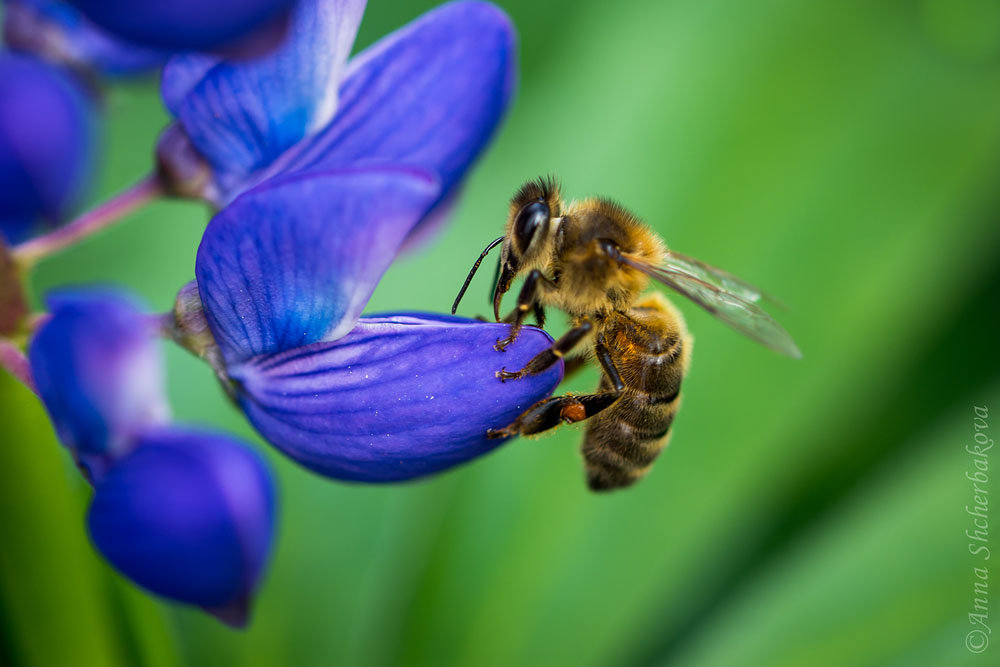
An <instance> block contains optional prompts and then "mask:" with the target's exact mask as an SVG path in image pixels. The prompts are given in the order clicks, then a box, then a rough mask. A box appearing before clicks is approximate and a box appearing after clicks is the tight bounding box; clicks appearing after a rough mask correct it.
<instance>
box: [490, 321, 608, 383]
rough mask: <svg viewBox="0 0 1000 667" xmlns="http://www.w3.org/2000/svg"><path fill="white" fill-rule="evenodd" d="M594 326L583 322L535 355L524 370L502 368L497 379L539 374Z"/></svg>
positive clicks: (563, 354) (584, 336)
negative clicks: (515, 370) (513, 370)
mask: <svg viewBox="0 0 1000 667" xmlns="http://www.w3.org/2000/svg"><path fill="white" fill-rule="evenodd" d="M593 328H594V325H593V324H591V323H590V321H589V320H583V321H582V322H580V323H579V324H578V325H576V326H575V327H573V328H572V329H570V330H569V331H567V332H566V333H564V334H563V335H562V337H561V338H560V339H559V340H557V341H556V342H555V343H554V344H553V345H552V347H550V348H549V349H547V350H542V351H541V352H539V353H538V354H536V355H535V356H534V357H533V358H532V359H531V361H529V362H528V363H527V364H526V365H525V366H524V368H522V369H521V370H519V371H517V372H516V373H512V372H511V371H508V370H506V369H504V368H502V369H500V370H499V371H497V377H498V378H500V379H501V380H503V381H507V380H516V379H518V378H522V377H524V376H525V375H534V374H535V373H541V372H542V371H544V370H545V369H546V368H549V367H550V366H552V364H554V363H556V362H557V361H559V360H560V359H562V358H563V357H564V356H566V353H567V352H569V351H570V350H572V349H573V348H574V347H576V346H577V344H578V343H579V342H580V341H581V340H583V339H584V338H586V337H587V334H589V333H590V331H591V329H593Z"/></svg>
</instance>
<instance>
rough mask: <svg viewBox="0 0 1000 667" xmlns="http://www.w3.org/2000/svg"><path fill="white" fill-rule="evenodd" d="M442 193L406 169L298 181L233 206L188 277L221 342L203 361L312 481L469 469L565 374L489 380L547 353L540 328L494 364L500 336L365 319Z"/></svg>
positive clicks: (273, 183)
mask: <svg viewBox="0 0 1000 667" xmlns="http://www.w3.org/2000/svg"><path fill="white" fill-rule="evenodd" d="M440 187H441V186H440V182H439V181H438V180H437V179H436V178H434V177H433V176H432V175H431V174H428V173H426V172H423V171H420V170H415V169H413V168H409V167H366V168H359V167H355V168H348V169H338V170H332V171H329V172H324V173H312V174H308V173H307V174H294V175H290V176H284V177H281V178H277V179H272V180H270V181H267V182H265V183H263V184H262V185H260V186H257V187H256V188H253V189H251V190H249V191H247V192H245V193H244V194H242V195H240V196H239V197H237V198H236V200H235V201H233V202H232V203H231V204H230V205H229V206H227V207H226V208H225V209H223V210H222V211H221V212H220V213H219V214H218V215H216V216H215V218H213V220H212V221H211V222H210V223H209V225H208V228H207V229H206V231H205V236H204V238H203V240H202V243H201V247H200V248H199V250H198V257H197V263H196V267H195V275H196V276H197V281H198V290H199V292H200V296H201V304H202V307H203V309H204V313H203V315H204V318H205V320H207V325H208V328H209V329H210V331H211V333H212V335H213V338H214V341H215V343H216V344H217V345H218V353H217V354H214V355H213V354H207V355H206V356H208V357H210V358H216V359H219V360H220V361H219V362H218V368H217V371H218V372H219V374H220V376H221V377H223V378H224V380H225V382H226V383H227V385H228V386H229V389H230V391H231V393H232V395H233V397H234V399H235V400H236V402H237V403H238V404H239V405H240V407H241V408H242V409H243V410H244V412H245V413H246V415H247V416H248V418H249V419H250V421H251V422H252V423H253V424H254V425H255V426H256V427H257V429H258V430H259V431H260V433H261V434H262V435H263V436H264V437H265V438H266V439H267V440H268V441H270V442H271V443H272V444H274V445H275V446H277V447H278V448H279V449H281V450H282V451H283V452H285V453H286V454H288V455H289V456H290V457H292V458H293V459H295V460H296V461H298V462H300V463H302V464H303V465H305V466H307V467H309V468H311V469H313V470H315V471H317V472H319V473H321V474H324V475H327V476H330V477H335V478H339V479H348V480H355V481H366V482H386V481H395V480H402V479H410V478H414V477H418V476H422V475H426V474H430V473H433V472H437V471H440V470H443V469H445V468H448V467H451V466H453V465H456V464H458V463H461V462H464V461H467V460H469V459H471V458H474V457H476V456H479V455H481V454H483V453H485V452H487V451H489V450H491V449H492V448H494V447H496V446H497V445H498V444H499V442H500V441H497V440H489V439H487V437H486V432H487V430H489V429H490V428H499V427H502V426H504V425H506V424H507V423H509V422H510V421H512V420H513V419H514V418H515V417H516V416H517V415H518V414H519V413H520V412H522V411H523V410H525V409H526V408H528V407H529V406H530V405H532V404H533V403H534V402H536V401H538V400H540V399H542V398H544V397H546V396H548V395H549V394H550V393H551V392H552V390H553V389H554V388H555V386H556V385H557V384H558V383H559V382H560V380H561V379H562V364H561V363H559V364H557V365H556V366H554V367H552V368H551V369H549V370H548V371H546V372H544V373H541V374H539V375H537V376H533V377H529V378H525V379H522V380H520V381H518V382H516V383H506V384H504V383H502V382H501V381H500V380H499V379H497V377H496V371H497V370H499V369H500V367H501V366H503V365H509V366H512V367H520V366H521V365H523V364H524V363H526V362H527V361H528V360H529V359H530V358H531V357H532V356H534V355H535V354H537V353H538V352H541V351H542V350H544V349H546V348H547V347H549V346H550V345H551V344H552V339H551V338H550V337H549V336H548V335H547V334H546V333H545V332H543V331H541V330H539V329H534V328H525V329H524V330H523V331H522V333H521V335H520V337H519V338H518V340H517V342H516V343H515V344H514V345H512V346H511V347H510V348H508V349H507V351H506V352H503V353H501V352H497V351H496V350H494V348H493V345H494V344H495V343H496V341H497V339H498V338H502V337H503V336H504V335H505V334H506V333H507V326H506V325H502V324H494V323H483V322H478V321H474V320H466V319H462V318H456V317H449V316H439V315H420V314H396V315H391V314H390V315H382V316H375V317H364V318H361V317H359V316H360V313H361V311H362V309H363V308H364V306H365V304H366V303H367V301H368V298H369V296H370V295H371V293H372V291H373V290H374V288H375V285H376V283H377V282H378V280H379V278H380V277H381V275H382V273H383V272H384V271H385V269H386V268H387V267H388V265H389V263H390V262H391V261H392V259H393V258H394V257H395V254H396V252H397V250H398V249H399V247H400V246H401V245H402V243H403V241H404V240H405V239H406V238H407V236H408V235H409V234H410V233H411V232H412V230H413V228H414V227H415V226H416V225H417V224H418V223H419V221H420V220H421V218H422V217H423V215H424V213H425V212H426V211H427V209H428V206H429V205H430V204H431V203H432V202H434V201H436V200H437V199H438V198H439V196H440V195H439V193H440ZM190 316H191V313H182V314H181V316H180V317H179V318H178V319H179V321H188V322H190V321H191V319H192V318H191V317H190Z"/></svg>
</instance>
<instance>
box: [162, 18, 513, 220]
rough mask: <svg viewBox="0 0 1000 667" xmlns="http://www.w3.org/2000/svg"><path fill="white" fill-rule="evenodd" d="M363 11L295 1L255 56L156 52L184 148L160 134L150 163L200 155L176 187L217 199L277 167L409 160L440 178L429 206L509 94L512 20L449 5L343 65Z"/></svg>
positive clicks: (482, 140) (465, 163) (485, 135)
mask: <svg viewBox="0 0 1000 667" xmlns="http://www.w3.org/2000/svg"><path fill="white" fill-rule="evenodd" d="M363 10H364V2H363V0H303V1H302V2H300V4H299V7H298V9H297V11H296V13H295V16H294V17H293V28H292V30H291V31H290V35H289V40H288V42H287V43H286V44H285V45H283V46H282V47H281V48H280V49H278V50H277V51H276V52H274V53H273V54H271V55H269V56H267V57H265V58H262V59H259V60H256V61H253V62H251V63H245V62H231V61H226V60H220V59H218V58H212V57H207V56H177V57H175V58H173V59H172V60H171V61H170V62H169V63H167V66H166V68H165V70H164V74H163V81H162V85H161V92H162V95H163V100H164V103H165V104H166V106H167V108H168V109H169V110H170V112H171V113H172V114H173V115H174V116H175V117H176V118H177V122H178V126H179V129H180V130H182V135H183V136H184V137H185V138H186V141H189V142H190V146H188V147H186V149H185V146H183V145H181V144H178V142H177V141H176V139H177V133H176V132H168V133H167V134H166V135H165V136H166V137H169V138H170V139H171V141H170V142H169V144H168V145H167V144H165V145H161V150H160V159H161V163H162V164H163V165H164V166H165V170H166V171H167V172H169V173H177V174H190V173H199V174H200V172H199V171H198V170H197V169H194V168H192V167H191V165H190V164H189V162H190V159H191V156H192V155H198V156H200V159H202V160H204V161H205V162H207V164H208V166H209V168H210V174H211V177H210V178H209V179H207V181H206V182H202V181H200V180H199V181H196V182H194V183H193V184H188V183H178V184H175V188H176V189H177V190H179V191H181V192H182V193H184V194H189V195H194V196H200V197H203V198H205V199H208V200H209V201H211V202H213V203H214V204H216V205H217V206H220V207H221V206H223V205H225V204H226V203H228V202H229V201H231V200H232V199H233V198H234V197H236V195H238V194H239V193H240V192H242V191H244V190H246V189H248V188H249V187H251V186H253V185H256V184H258V183H261V182H263V181H265V180H267V179H268V178H274V177H276V176H280V175H284V174H293V173H295V174H301V173H313V172H324V171H328V170H330V169H338V168H343V167H351V166H370V165H386V164H391V165H399V166H409V167H416V168H419V169H423V170H425V171H427V172H430V173H431V174H432V175H433V176H434V177H435V178H436V179H437V180H438V183H439V186H440V191H439V193H438V196H437V198H436V199H435V200H434V201H432V202H430V206H429V209H428V211H427V212H425V217H427V218H429V219H430V218H433V216H431V215H428V213H430V212H431V211H432V210H435V209H439V208H440V207H439V205H440V204H442V203H443V202H447V201H448V200H449V198H450V197H451V196H452V195H453V194H454V193H455V191H456V189H457V187H458V185H459V183H460V181H461V179H462V177H463V176H464V174H465V172H466V171H467V170H468V168H469V166H470V165H471V164H472V162H473V161H474V160H475V159H476V157H477V156H478V155H479V154H480V153H481V152H482V150H483V148H484V147H485V146H486V144H487V143H488V141H489V139H490V137H491V136H492V135H493V133H494V131H495V129H496V127H497V126H498V124H499V122H500V120H501V119H502V117H503V114H504V111H505V110H506V107H507V105H508V103H509V101H510V99H511V94H512V91H513V84H514V78H515V70H516V67H515V47H514V31H513V27H512V26H511V24H510V21H509V19H508V18H507V17H506V16H505V15H504V14H503V12H501V11H500V10H499V9H497V8H496V7H495V6H493V5H490V4H488V3H483V2H455V3H450V4H447V5H444V6H442V7H439V8H437V9H435V10H433V11H431V12H428V13H427V14H425V15H424V16H422V17H421V18H418V19H417V20H415V21H414V22H412V23H411V24H409V25H408V26H405V27H404V28H402V29H400V30H398V31H396V32H395V33H393V34H391V35H389V36H387V37H385V38H383V39H382V40H380V41H379V42H377V43H376V44H374V45H373V46H371V47H369V48H368V49H366V50H365V51H363V52H362V53H360V54H359V55H357V56H355V57H354V58H353V59H351V61H350V62H347V63H346V64H345V61H346V59H347V56H348V54H349V53H350V49H351V44H352V43H353V40H354V34H355V31H356V29H357V25H358V23H359V21H360V19H361V14H362V12H363ZM186 141H185V142H182V144H183V143H186ZM192 147H193V150H191V148H192Z"/></svg>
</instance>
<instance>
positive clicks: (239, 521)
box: [29, 294, 274, 625]
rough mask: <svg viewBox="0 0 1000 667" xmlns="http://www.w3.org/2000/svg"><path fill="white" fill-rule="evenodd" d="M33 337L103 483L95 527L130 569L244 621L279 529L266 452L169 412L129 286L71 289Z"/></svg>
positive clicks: (46, 393) (45, 385)
mask: <svg viewBox="0 0 1000 667" xmlns="http://www.w3.org/2000/svg"><path fill="white" fill-rule="evenodd" d="M50 307H51V310H52V316H51V318H50V319H49V320H48V321H47V322H46V323H45V324H44V325H43V326H42V328H41V330H40V331H39V332H38V333H37V335H36V336H35V337H34V339H33V340H32V343H31V347H30V351H29V357H30V362H31V370H32V374H33V375H34V378H35V382H36V385H37V389H38V393H39V395H40V396H41V398H42V401H43V402H44V404H45V407H46V409H47V410H48V412H49V415H50V417H51V418H52V421H53V423H54V424H55V427H56V432H57V433H58V435H59V438H60V440H61V441H62V442H63V444H64V445H65V446H66V447H67V448H69V449H70V450H71V452H72V453H73V455H74V457H75V458H76V460H77V461H78V462H79V464H80V467H81V468H82V469H83V471H84V472H85V474H86V475H87V477H88V479H89V480H90V481H91V482H92V483H93V485H94V490H95V492H94V498H93V502H92V504H91V507H90V510H89V512H88V527H89V529H90V533H91V537H92V539H93V541H94V544H95V546H96V547H97V548H98V549H99V550H100V551H101V553H103V554H104V555H105V557H106V558H107V559H108V560H109V561H110V562H111V563H112V564H113V565H114V566H115V567H116V568H118V569H119V570H120V571H121V572H122V573H123V574H125V575H126V576H128V577H129V578H131V579H132V580H133V581H135V582H136V583H137V584H139V585H140V586H143V587H144V588H146V589H148V590H150V591H152V592H154V593H156V594H159V595H162V596H164V597H167V598H170V599H173V600H177V601H180V602H185V603H188V604H194V605H198V606H201V607H204V608H206V609H207V610H208V611H210V612H212V613H214V614H216V615H217V616H218V617H219V618H220V619H222V620H223V621H225V622H227V623H230V624H233V625H241V624H242V623H243V622H245V620H246V614H247V610H248V605H249V602H250V599H251V598H252V595H253V592H254V590H255V589H256V587H257V584H258V583H259V579H260V576H261V573H262V572H263V570H264V568H265V566H266V563H267V559H268V555H269V553H270V545H271V540H272V535H273V530H274V490H273V486H272V483H271V480H270V476H269V474H268V472H267V469H266V467H265V466H264V464H263V462H262V461H261V460H260V459H259V458H258V457H257V456H256V455H254V454H253V453H252V452H251V451H250V450H248V449H247V448H245V447H243V446H242V445H240V444H238V443H236V442H235V441H233V440H232V439H230V438H228V437H225V436H220V435H214V434H208V433H202V432H199V431H195V430H191V429H187V428H181V427H177V426H174V425H172V424H170V423H169V419H168V408H167V403H166V400H165V399H164V396H163V389H162V370H161V360H160V358H159V355H158V351H157V350H156V348H155V344H154V340H153V338H152V336H153V332H152V330H151V329H152V326H153V324H152V321H151V320H150V319H149V318H148V317H146V316H144V315H143V314H141V313H140V312H139V311H138V310H136V308H135V306H134V304H133V303H132V302H131V301H129V300H128V299H125V298H123V297H121V296H119V295H115V294H97V295H80V294H75V295H65V296H61V297H58V298H55V299H52V300H51V301H50Z"/></svg>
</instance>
